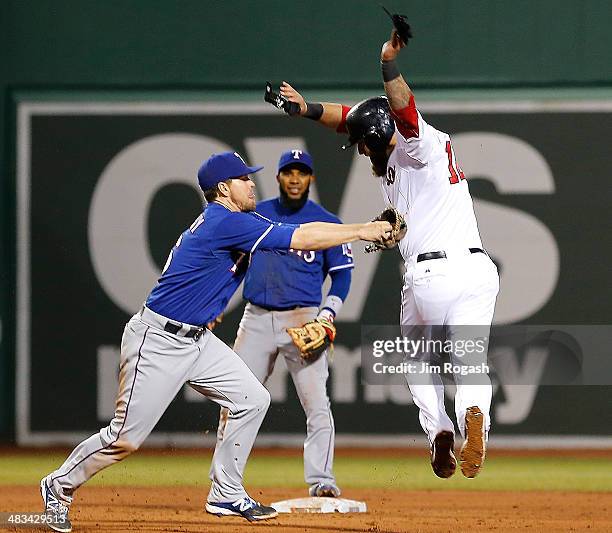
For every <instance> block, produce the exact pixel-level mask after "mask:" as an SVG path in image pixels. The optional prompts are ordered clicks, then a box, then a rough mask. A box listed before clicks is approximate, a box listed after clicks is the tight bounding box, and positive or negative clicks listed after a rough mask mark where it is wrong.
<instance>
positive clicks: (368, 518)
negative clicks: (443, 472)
mask: <svg viewBox="0 0 612 533" xmlns="http://www.w3.org/2000/svg"><path fill="white" fill-rule="evenodd" d="M250 492H251V495H252V496H253V497H255V498H257V499H260V500H261V501H263V502H265V503H269V502H272V501H278V500H282V499H287V498H292V497H303V496H304V492H303V490H298V489H284V490H282V491H281V490H279V489H266V488H262V489H251V490H250ZM345 496H346V497H347V498H351V499H358V500H365V501H366V502H367V504H368V510H369V512H368V513H365V514H351V515H340V514H336V515H304V514H302V515H280V516H279V518H276V519H273V520H269V521H266V522H262V523H259V524H250V523H248V522H247V521H246V520H244V519H242V518H238V517H236V518H234V517H225V518H217V517H215V516H211V515H208V514H206V513H205V512H204V511H203V503H204V498H205V491H203V490H202V489H198V488H193V487H177V488H159V487H157V488H141V487H139V488H131V487H116V488H113V487H83V488H81V490H79V493H78V495H77V498H76V501H75V504H74V506H73V510H72V511H71V518H72V521H73V525H74V529H73V531H75V533H79V532H94V531H95V532H99V531H103V532H107V531H108V532H122V531H148V532H156V531H176V532H189V533H191V532H193V533H196V532H198V533H199V532H201V531H214V532H215V533H234V532H236V533H245V532H247V531H250V530H251V529H252V528H257V529H258V530H259V531H271V532H275V533H298V532H299V533H305V532H307V531H314V532H321V533H350V532H372V533H400V532H401V533H403V532H411V533H414V532H453V533H456V532H464V531H470V532H472V531H499V532H502V531H516V530H519V529H520V530H522V529H527V530H530V531H534V532H539V531H546V532H553V531H559V532H561V531H563V532H567V531H589V532H594V531H597V532H599V531H601V532H603V531H608V532H609V531H612V493H584V492H581V493H569V492H519V493H517V492H497V491H496V492H452V491H444V492H442V491H440V492H438V491H395V490H388V489H384V490H347V491H346V494H345ZM3 507H4V508H5V509H11V511H15V512H34V511H39V510H40V507H41V500H40V495H39V493H38V490H37V487H22V486H19V487H10V486H5V487H3ZM15 531H24V529H19V530H15ZM30 531H32V530H30Z"/></svg>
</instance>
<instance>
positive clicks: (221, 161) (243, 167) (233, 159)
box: [198, 152, 263, 191]
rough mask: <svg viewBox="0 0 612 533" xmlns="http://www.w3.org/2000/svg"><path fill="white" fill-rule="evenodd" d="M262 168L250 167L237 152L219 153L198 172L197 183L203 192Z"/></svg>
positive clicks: (211, 157) (208, 160)
mask: <svg viewBox="0 0 612 533" xmlns="http://www.w3.org/2000/svg"><path fill="white" fill-rule="evenodd" d="M262 168H263V167H250V166H248V165H247V164H246V163H245V162H244V159H242V157H241V156H240V154H239V153H238V152H221V153H220V154H213V155H212V156H210V157H209V158H208V159H207V160H206V161H204V163H203V164H202V166H201V167H200V170H198V183H199V184H200V188H201V189H202V190H203V191H207V190H209V189H212V188H213V187H215V186H216V185H217V184H218V183H220V182H222V181H226V180H228V179H231V178H238V177H240V176H247V175H249V174H254V173H255V172H259V171H260V170H261V169H262Z"/></svg>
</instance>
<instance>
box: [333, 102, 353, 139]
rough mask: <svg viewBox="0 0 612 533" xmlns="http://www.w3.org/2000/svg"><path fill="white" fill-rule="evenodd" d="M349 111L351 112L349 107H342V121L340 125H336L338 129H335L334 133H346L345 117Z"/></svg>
mask: <svg viewBox="0 0 612 533" xmlns="http://www.w3.org/2000/svg"><path fill="white" fill-rule="evenodd" d="M350 110H351V108H350V106H347V105H343V106H342V121H341V122H340V124H338V127H337V128H336V131H337V132H338V133H348V131H347V130H346V115H348V112H349V111H350Z"/></svg>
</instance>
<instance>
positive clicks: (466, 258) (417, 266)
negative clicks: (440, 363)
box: [400, 250, 499, 442]
mask: <svg viewBox="0 0 612 533" xmlns="http://www.w3.org/2000/svg"><path fill="white" fill-rule="evenodd" d="M446 253H447V258H441V259H430V260H426V261H421V262H416V256H415V257H413V258H411V260H410V261H408V262H407V263H406V273H405V275H404V287H403V289H402V307H401V317H400V322H401V325H402V329H403V330H405V329H406V328H410V326H423V325H424V326H451V327H450V328H449V331H450V334H451V337H453V336H455V335H456V336H458V337H460V339H461V340H466V339H465V335H466V332H468V333H469V332H470V331H474V332H476V333H477V335H478V336H479V337H480V336H482V335H483V333H486V336H487V337H488V335H489V330H490V325H491V321H492V319H493V312H494V309H495V301H496V298H497V293H498V292H499V276H498V273H497V267H496V266H495V264H494V263H493V261H491V259H490V258H489V256H488V255H486V254H484V253H470V252H469V251H468V250H458V251H446ZM457 325H458V326H471V327H472V328H470V327H464V328H456V327H455V328H453V327H452V326H457ZM476 326H478V327H476ZM452 340H458V339H456V338H453V339H452ZM486 348H488V342H487V346H486ZM486 348H485V351H484V353H482V354H480V355H479V356H478V357H476V358H474V356H472V360H471V361H469V362H470V364H472V363H473V364H478V363H481V362H484V363H486ZM453 357H454V356H453ZM454 360H455V361H456V358H455V359H454ZM461 362H463V363H465V361H461ZM454 377H455V384H456V388H457V391H456V394H455V415H456V419H457V425H458V427H459V431H460V432H461V434H462V435H463V436H465V411H466V409H467V408H468V407H471V406H474V405H476V406H478V407H479V408H480V410H481V411H482V412H483V414H484V415H485V428H486V432H487V433H488V431H489V428H490V424H491V420H490V415H489V411H490V408H491V396H492V388H491V381H490V379H489V376H488V375H487V374H482V375H479V376H477V377H476V376H474V375H470V376H467V377H465V378H462V377H461V376H459V375H457V374H455V376H454ZM406 379H407V381H408V386H409V388H410V392H411V393H412V396H413V399H414V402H415V404H416V405H417V407H418V408H419V420H420V422H421V426H422V428H423V430H424V431H425V433H426V434H427V436H428V438H429V440H430V442H433V440H434V438H435V436H436V434H437V433H438V432H440V431H443V430H446V431H452V432H453V433H454V427H453V423H452V421H451V419H450V418H449V417H448V415H447V414H446V409H445V407H444V385H443V383H442V379H441V377H440V375H438V374H435V373H428V374H426V375H418V376H415V375H411V374H407V375H406Z"/></svg>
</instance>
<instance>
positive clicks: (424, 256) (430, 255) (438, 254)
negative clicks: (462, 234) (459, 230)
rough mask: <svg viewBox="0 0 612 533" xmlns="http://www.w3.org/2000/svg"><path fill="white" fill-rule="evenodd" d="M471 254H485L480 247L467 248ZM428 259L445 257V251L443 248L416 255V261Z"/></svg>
mask: <svg viewBox="0 0 612 533" xmlns="http://www.w3.org/2000/svg"><path fill="white" fill-rule="evenodd" d="M469 250H470V253H471V254H486V253H487V252H485V251H484V250H483V249H482V248H469ZM430 259H446V252H445V251H444V250H442V251H439V252H426V253H424V254H419V255H417V263H420V262H421V261H429V260H430Z"/></svg>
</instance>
